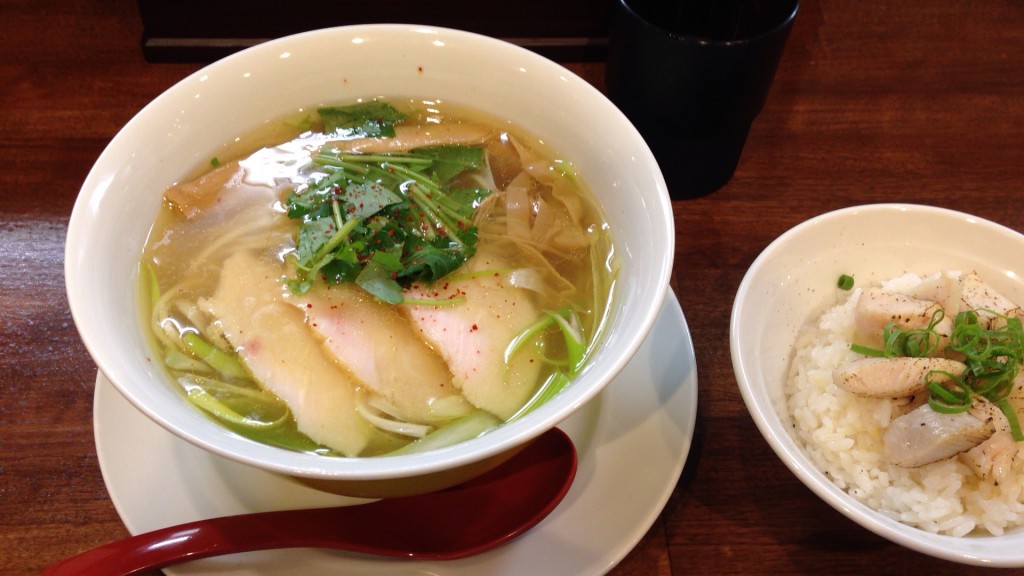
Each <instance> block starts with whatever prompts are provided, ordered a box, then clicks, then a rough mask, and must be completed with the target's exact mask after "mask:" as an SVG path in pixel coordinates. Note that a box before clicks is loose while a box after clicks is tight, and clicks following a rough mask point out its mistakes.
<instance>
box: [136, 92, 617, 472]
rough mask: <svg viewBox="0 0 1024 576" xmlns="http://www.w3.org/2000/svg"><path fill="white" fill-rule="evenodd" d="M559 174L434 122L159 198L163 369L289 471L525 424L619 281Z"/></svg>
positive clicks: (333, 111) (498, 128) (280, 150)
mask: <svg viewBox="0 0 1024 576" xmlns="http://www.w3.org/2000/svg"><path fill="white" fill-rule="evenodd" d="M229 154H233V155H237V158H238V159H231V160H229V158H230V156H229ZM553 158H555V156H554V155H552V154H550V153H549V152H548V151H546V150H545V149H544V147H543V144H542V143H541V142H540V141H537V140H533V139H529V138H527V137H525V136H524V135H522V134H517V133H515V132H514V131H513V130H510V129H508V127H507V126H506V125H505V124H504V123H501V122H499V121H495V120H493V119H490V118H485V117H483V116H482V115H480V114H477V113H474V112H472V111H468V110H465V109H462V108H455V107H451V106H447V105H442V104H440V103H436V102H426V101H412V100H409V101H404V102H402V103H400V104H396V105H394V106H393V105H392V104H391V103H387V102H383V101H368V102H361V103H357V104H350V105H345V106H336V107H326V108H320V109H319V110H318V111H317V112H315V113H310V114H309V115H308V116H302V117H298V118H291V119H288V120H282V121H275V122H271V123H268V124H267V125H266V126H265V127H264V128H263V129H262V130H261V131H260V134H254V135H253V137H252V138H251V139H249V140H244V141H242V142H241V143H236V144H233V150H232V151H231V152H225V153H224V155H223V157H220V158H218V159H213V160H211V168H210V169H208V170H207V172H206V173H205V174H200V175H199V176H198V177H197V178H196V179H194V180H191V181H189V182H186V183H182V184H178V185H175V186H172V187H171V188H169V189H168V190H167V191H166V192H165V206H164V209H163V210H162V212H161V214H160V215H159V217H158V219H157V221H156V223H155V225H154V227H153V230H152V232H151V234H150V238H149V241H148V243H147V246H146V249H145V252H144V256H143V261H142V267H143V273H142V274H141V277H142V278H143V287H142V289H143V290H144V291H145V294H147V295H148V296H147V297H145V298H143V300H144V301H145V302H146V303H147V308H146V310H145V317H146V321H147V322H148V324H149V325H150V327H151V329H152V333H153V336H154V340H155V348H156V349H157V350H158V354H157V356H158V357H159V358H160V359H161V360H162V361H163V364H164V366H165V367H166V369H167V372H168V373H169V374H170V375H171V377H172V378H173V379H174V380H175V381H176V382H178V383H179V384H180V385H181V388H182V391H183V392H184V394H185V395H186V396H187V397H188V398H189V399H190V400H191V401H192V402H193V403H194V404H196V405H197V406H198V407H199V408H201V409H203V410H205V411H206V412H207V413H208V414H210V415H211V416H212V417H214V418H215V419H217V420H218V421H220V422H221V423H223V424H224V425H225V426H227V427H229V428H231V429H233V430H235V431H237V432H240V433H242V434H245V435H247V436H249V437H251V438H253V439H256V440H259V441H262V442H267V443H271V444H275V445H279V446H283V447H287V448H291V449H296V450H308V451H315V452H317V453H321V454H325V455H341V456H367V455H378V454H388V453H395V452H396V451H397V452H398V453H404V452H409V451H416V450H428V449H432V448H435V447H439V446H444V445H447V444H451V443H454V442H459V441H462V440H465V439H469V438H472V437H474V436H477V435H479V434H482V433H484V432H486V431H488V430H490V429H492V428H493V427H495V426H498V425H500V424H501V423H502V422H505V421H508V420H512V419H516V418H518V417H520V416H522V415H523V414H525V413H526V412H528V411H530V410H532V409H533V408H535V407H536V406H538V405H540V404H541V403H543V402H544V401H546V399H547V398H550V397H551V396H552V395H554V394H556V393H557V392H558V391H559V390H560V389H561V388H562V387H564V386H566V385H567V384H568V383H569V382H570V381H571V379H572V378H573V377H574V376H575V375H576V374H577V373H578V371H579V370H580V369H581V368H582V366H583V365H584V364H585V362H586V359H587V357H588V356H589V354H590V353H591V351H592V350H593V347H594V345H595V342H596V341H597V340H598V339H599V335H600V331H601V326H602V322H603V319H604V317H605V315H606V312H607V309H608V307H609V303H610V302H611V300H612V293H613V286H614V278H615V273H616V269H617V265H616V257H615V254H614V252H613V249H612V242H611V238H610V233H609V231H608V229H607V225H606V223H605V220H604V218H603V216H602V215H601V213H600V210H599V209H598V208H597V207H596V206H595V205H594V203H593V201H592V198H591V196H590V194H589V192H588V191H587V190H586V187H585V185H584V184H583V183H582V182H581V181H580V180H579V179H578V177H577V176H576V174H575V173H574V172H573V170H572V167H571V166H570V165H568V164H567V163H565V162H563V161H560V160H555V159H553Z"/></svg>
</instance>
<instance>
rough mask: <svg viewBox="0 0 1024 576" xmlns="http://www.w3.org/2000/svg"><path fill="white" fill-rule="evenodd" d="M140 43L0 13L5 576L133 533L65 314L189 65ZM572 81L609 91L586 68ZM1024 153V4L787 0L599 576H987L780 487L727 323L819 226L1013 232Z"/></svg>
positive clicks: (690, 264) (685, 267)
mask: <svg viewBox="0 0 1024 576" xmlns="http://www.w3.org/2000/svg"><path fill="white" fill-rule="evenodd" d="M140 34H141V25H140V23H139V21H138V15H137V12H136V9H135V5H134V3H133V2H131V1H130V0H117V1H106V0H75V1H66V2H63V1H57V0H2V1H0V574H36V573H39V571H40V570H41V569H42V568H43V567H44V566H46V565H48V564H49V563H51V562H54V561H56V560H57V559H59V558H61V557H64V556H66V555H70V554H72V553H75V552H78V551H81V550H84V549H86V548H88V547H91V546H95V545H98V544H101V543H103V542H106V541H109V540H111V539H115V538H120V537H123V536H126V535H127V532H126V530H125V528H124V526H123V525H122V523H121V520H120V519H119V517H118V515H117V513H116V512H115V510H114V508H113V506H112V504H111V501H110V499H109V496H108V494H107V491H106V489H105V487H104V484H103V478H102V477H101V474H100V470H99V467H98V464H97V459H96V451H95V445H94V439H93V426H92V396H93V383H94V379H95V375H96V367H95V365H94V364H93V362H92V361H91V360H90V357H89V355H88V353H87V352H86V350H85V348H84V346H83V345H82V343H81V341H80V340H79V338H78V335H77V333H76V331H75V327H74V324H73V322H72V319H71V316H70V313H69V311H68V304H67V298H66V296H65V293H64V276H63V248H64V237H65V233H66V231H67V222H68V217H69V215H70V213H71V209H72V205H73V202H74V200H75V196H76V194H77V192H78V189H79V186H80V185H81V183H82V181H83V179H84V178H85V175H86V173H87V172H88V170H89V168H90V166H91V165H92V163H93V161H94V160H95V159H96V157H97V156H98V155H99V154H100V152H101V151H102V150H103V148H104V146H105V145H106V144H107V142H108V141H109V140H110V139H111V138H112V137H113V136H114V134H115V133H116V132H117V130H118V129H119V128H120V127H121V126H122V125H123V124H125V122H127V121H128V120H129V119H130V118H131V117H132V116H133V115H134V114H135V113H136V112H137V111H138V110H139V109H140V108H141V107H142V106H144V105H145V104H146V103H147V102H148V101H149V100H150V99H152V98H153V97H155V96H157V95H158V94H159V93H160V92H161V91H163V90H164V89H166V88H167V87H169V86H170V85H172V84H173V83H175V82H176V81H178V80H180V79H181V78H183V77H185V76H186V75H187V74H189V73H191V72H192V71H194V70H196V69H197V68H198V67H199V65H196V64H149V63H146V62H145V61H144V60H143V58H142V56H141V53H140V50H139V37H140ZM567 65H568V66H569V67H571V68H572V69H573V70H574V71H576V72H577V73H579V74H581V75H582V76H584V77H585V78H587V79H588V80H590V81H592V82H593V83H594V84H596V85H598V86H602V85H603V68H602V65H601V64H600V63H569V64H567ZM1022 139H1024V3H1022V2H1020V1H1019V0H985V1H982V0H929V1H928V2H906V1H904V0H887V1H883V0H860V1H853V0H804V4H803V7H802V9H801V12H800V15H799V17H798V18H797V21H796V24H795V26H794V28H793V32H792V35H791V37H790V41H789V45H788V47H787V51H786V53H785V56H784V57H783V61H782V63H781V67H780V69H779V71H778V74H777V77H776V81H775V84H774V87H773V90H772V93H771V96H770V98H769V101H768V104H767V107H766V109H765V110H764V112H763V113H762V114H761V116H760V118H759V119H758V120H757V121H756V122H755V124H754V127H753V130H752V132H751V134H750V138H749V141H748V143H747V146H746V149H745V151H744V154H743V158H742V159H741V161H740V165H739V168H738V170H737V171H736V175H735V177H734V178H733V179H732V181H731V182H730V183H729V184H728V185H727V186H726V187H725V188H723V189H721V190H719V191H718V192H715V193H714V194H712V195H710V196H708V197H705V198H702V199H697V200H686V201H677V202H676V203H675V204H674V211H675V219H676V223H677V229H678V233H677V240H676V242H677V255H676V261H675V270H674V273H673V284H672V286H673V289H674V290H675V292H676V294H677V295H678V297H679V300H680V302H681V303H682V306H683V310H684V312H685V315H686V317H687V320H688V322H689V326H690V329H691V332H692V337H693V340H694V342H695V345H696V354H697V369H698V375H699V394H700V402H699V406H698V415H699V417H698V424H697V435H696V437H695V443H694V448H693V450H692V452H691V454H690V456H689V459H688V461H687V463H686V467H685V470H684V472H683V477H682V479H681V480H680V482H679V484H678V486H677V487H676V489H675V491H674V493H673V495H672V497H671V499H670V501H669V503H668V505H667V507H666V508H665V510H664V512H663V513H662V514H661V516H660V517H659V518H658V519H657V521H656V522H655V523H654V525H653V526H652V527H651V529H650V530H649V531H648V532H647V534H646V536H645V537H644V538H643V539H642V541H640V542H639V544H638V545H637V546H636V548H635V549H634V550H633V551H632V552H631V553H630V554H629V555H628V556H627V557H626V558H625V559H624V560H623V561H622V562H621V563H620V564H619V565H618V566H617V567H615V568H614V569H613V571H612V573H613V574H615V575H618V576H623V575H645V576H646V575H656V576H657V575H668V574H675V575H681V574H771V573H776V574H779V573H787V574H800V573H808V574H810V573H815V574H816V573H819V572H822V571H827V572H829V573H833V574H867V573H908V572H909V573H914V574H931V575H938V574H963V573H968V572H974V571H976V570H977V571H981V570H980V569H976V568H969V567H964V566H960V565H957V564H954V563H949V562H945V561H940V560H936V559H933V558H930V557H927V556H923V555H921V554H918V553H915V552H911V551H909V550H906V549H902V548H900V547H898V546H896V545H895V544H892V543H889V542H888V541H886V540H884V539H882V538H880V537H878V536H875V535H874V534H872V533H870V532H868V531H867V530H865V529H863V528H860V527H859V526H858V525H856V524H854V523H853V522H852V521H850V520H848V519H846V518H845V517H844V516H842V515H841V514H840V513H839V512H836V511H835V510H833V509H832V508H830V507H829V506H828V505H826V504H825V503H823V502H822V501H820V500H819V499H817V498H816V497H815V496H814V495H813V494H812V493H811V492H810V490H808V489H807V488H806V487H804V486H803V484H801V483H800V482H799V481H798V480H797V479H796V477H794V476H793V475H792V474H791V473H790V472H788V471H787V469H786V468H785V467H784V466H783V465H782V464H781V463H780V462H779V461H778V459H777V458H776V457H775V455H774V454H773V452H772V451H771V450H770V448H769V447H768V445H767V443H766V442H765V441H764V440H763V439H762V437H761V436H760V435H759V433H758V432H757V429H756V428H755V426H754V424H753V422H752V420H751V419H750V417H749V415H748V414H747V411H746V409H745V407H744V405H743V402H742V400H741V398H740V395H739V393H738V391H737V388H736V383H735V379H734V377H733V371H732V366H731V363H730V357H729V347H728V320H729V313H730V309H731V306H732V299H733V295H734V294H735V292H736V289H737V287H738V285H739V283H740V280H741V279H742V277H743V274H744V272H745V271H746V269H747V267H748V266H749V265H750V263H751V262H752V261H753V260H754V258H755V257H756V256H757V255H758V254H759V252H760V251H761V250H762V249H763V248H764V247H765V246H766V245H767V244H768V243H769V242H771V241H772V240H773V239H774V238H775V237H776V236H778V235H779V234H781V233H783V232H784V231H786V230H787V229H788V228H790V227H792V226H794V225H796V224H798V223H799V222H801V221H803V220H805V219H807V218H809V217H812V216H815V215H817V214H820V213H823V212H826V211H829V210H832V209H836V208H841V207H844V206H851V205H856V204H863V203H873V202H890V201H898V202H915V203H925V204H932V205H936V206H943V207H948V208H953V209H957V210H963V211H967V212H971V213H973V214H976V215H978V216H982V217H985V218H989V219H992V220H995V221H997V222H1000V223H1002V224H1005V225H1007V226H1009V227H1012V228H1014V229H1016V230H1019V231H1022V232H1024V206H1022V205H1021V199H1022V197H1024V196H1022V192H1024V186H1022V183H1024V146H1022ZM637 473H642V471H637ZM623 497H624V498H626V497H628V495H627V494H623ZM296 573H297V574H301V570H297V571H296ZM1021 573H1024V571H1022V572H1021Z"/></svg>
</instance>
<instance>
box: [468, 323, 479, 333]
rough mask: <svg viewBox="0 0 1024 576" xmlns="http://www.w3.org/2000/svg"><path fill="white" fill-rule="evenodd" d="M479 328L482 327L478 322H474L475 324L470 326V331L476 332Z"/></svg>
mask: <svg viewBox="0 0 1024 576" xmlns="http://www.w3.org/2000/svg"><path fill="white" fill-rule="evenodd" d="M479 329H480V327H479V326H477V325H476V324H473V326H472V327H470V329H469V331H470V332H476V331H477V330H479Z"/></svg>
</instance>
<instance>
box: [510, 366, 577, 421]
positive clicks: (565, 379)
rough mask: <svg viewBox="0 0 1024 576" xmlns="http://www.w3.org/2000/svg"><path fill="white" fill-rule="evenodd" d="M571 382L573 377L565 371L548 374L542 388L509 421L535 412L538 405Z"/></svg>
mask: <svg viewBox="0 0 1024 576" xmlns="http://www.w3.org/2000/svg"><path fill="white" fill-rule="evenodd" d="M570 382H572V379H571V378H569V376H568V375H566V373H565V372H555V373H553V374H551V376H548V379H547V380H545V381H544V383H543V384H541V386H540V389H538V390H537V393H536V394H534V395H533V397H532V398H530V400H529V402H527V403H526V404H524V405H523V407H522V408H520V409H519V410H518V411H517V412H516V413H515V414H513V415H512V416H510V417H509V419H508V420H507V422H512V421H513V420H518V419H520V418H522V417H523V416H526V415H527V414H529V413H530V412H533V411H534V410H535V409H536V408H537V407H538V406H541V405H543V404H544V403H545V402H547V401H548V400H551V399H552V398H554V397H555V395H556V394H558V393H559V392H561V391H562V390H563V389H564V388H565V387H566V386H568V385H569V383H570Z"/></svg>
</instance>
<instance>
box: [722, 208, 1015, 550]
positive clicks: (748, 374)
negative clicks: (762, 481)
mask: <svg viewBox="0 0 1024 576" xmlns="http://www.w3.org/2000/svg"><path fill="white" fill-rule="evenodd" d="M940 270H962V271H970V270H975V271H977V272H978V273H979V274H980V275H981V277H982V278H984V279H985V280H986V282H988V283H989V284H991V285H992V286H993V287H995V288H996V290H999V291H1000V292H1002V293H1003V294H1005V295H1006V296H1007V297H1009V298H1011V299H1012V300H1014V301H1016V302H1024V236H1022V235H1021V234H1019V233H1017V232H1015V231H1013V230H1010V229H1009V228H1006V227H1003V226H1001V225H999V224H995V223H992V222H989V221H987V220H983V219H981V218H976V217H974V216H970V215H968V214H963V213H960V212H955V211H951V210H946V209H941V208H933V207H928V206H918V205H908V204H879V205H869V206H858V207H852V208H847V209H843V210H837V211H835V212H830V213H827V214H824V215H821V216H818V217H816V218H813V219H811V220H808V221H806V222H804V223H802V224H800V225H798V226H796V227H794V228H793V229H791V230H789V231H788V232H786V233H785V234H783V235H782V236H780V237H779V238H778V239H776V240H775V241H774V242H772V243H771V244H770V245H769V246H768V247H767V248H765V250H764V251H763V252H762V253H761V255H760V256H758V258H757V259H756V260H755V261H754V263H753V264H752V265H751V266H750V269H749V270H748V271H747V274H746V276H745V277H744V278H743V281H742V283H741V284H740V287H739V290H738V291H737V293H736V300H735V303H734V306H733V310H732V318H731V325H730V346H731V351H732V362H733V367H734V370H735V373H736V380H737V383H738V384H739V388H740V392H741V393H742V395H743V400H744V401H745V402H746V405H747V408H748V409H749V411H750V414H751V416H752V417H753V419H754V421H755V423H756V424H757V427H758V428H759V429H760V431H761V433H762V434H763V435H764V437H765V439H766V440H767V441H768V443H769V445H770V446H771V447H772V449H773V450H774V451H775V452H776V454H777V455H778V456H779V458H781V459H782V461H783V462H784V463H785V464H786V466H787V467H788V468H789V469H790V470H791V471H792V472H793V473H794V474H795V475H796V476H797V477H798V478H799V479H800V480H801V481H802V482H803V483H804V484H806V485H807V487H809V488H810V489H811V490H812V491H813V492H814V493H815V494H817V495H818V496H820V497H821V498H822V499H823V500H825V501H826V502H827V503H828V504H830V505H831V506H833V507H834V508H835V509H836V510H838V511H839V512H841V513H843V514H844V515H846V516H847V517H849V518H850V519H852V520H853V521H855V522H857V523H858V524H860V525H861V526H863V527H865V528H867V529H868V530H871V531H872V532H874V533H876V534H878V535H880V536H883V537H885V538H887V539H889V540H891V541H893V542H895V543H897V544H900V545H903V546H906V547H907V548H910V549H913V550H916V551H918V552H922V553H924V554H928V555H931V556H935V557H938V558H943V559H947V560H952V561H956V562H961V563H965V564H976V565H983V566H1024V529H1021V528H1018V529H1015V530H1012V531H1009V532H1007V533H1006V534H1004V535H1002V536H966V537H962V538H957V537H953V536H943V535H937V534H933V533H930V532H927V531H924V530H921V529H919V528H914V527H911V526H908V525H906V524H902V523H900V522H898V521H896V520H893V519H891V518H889V517H886V516H884V515H882V514H880V513H878V512H876V511H875V510H873V509H871V508H869V507H868V506H866V505H864V504H862V503H861V502H860V501H858V500H857V499H855V498H854V497H852V496H850V495H849V494H847V493H846V492H845V491H844V490H842V489H840V488H839V487H838V486H837V485H836V484H834V483H833V482H832V480H831V479H829V478H828V477H827V476H826V475H825V474H823V473H822V472H821V471H820V470H819V469H818V468H817V467H816V466H815V465H814V463H813V462H812V461H811V459H810V458H809V457H808V456H807V454H805V452H804V451H803V450H802V449H801V447H800V445H799V444H798V443H797V441H796V440H794V437H793V436H792V435H791V432H790V425H789V423H790V418H789V416H788V415H787V414H788V412H787V409H786V406H785V402H786V400H785V382H786V378H787V375H788V371H789V366H790V362H791V359H792V356H793V348H794V344H795V341H796V338H797V332H798V331H799V330H800V329H801V328H802V327H804V326H805V325H806V324H807V323H809V322H813V321H814V320H816V319H817V318H818V316H820V315H821V313H822V312H824V311H825V310H826V309H827V308H829V307H832V306H834V305H835V304H838V303H839V302H840V300H841V299H842V298H843V296H842V295H843V294H844V293H843V292H842V291H841V290H839V289H838V288H837V287H836V283H837V280H838V278H839V276H840V275H842V274H849V275H852V276H854V278H855V281H856V285H858V286H867V285H870V284H877V283H878V282H881V281H883V280H886V279H889V278H894V277H896V276H900V275H901V274H904V273H915V274H921V275H925V274H930V273H934V272H938V271H940Z"/></svg>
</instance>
